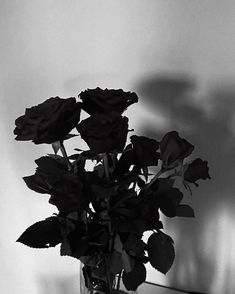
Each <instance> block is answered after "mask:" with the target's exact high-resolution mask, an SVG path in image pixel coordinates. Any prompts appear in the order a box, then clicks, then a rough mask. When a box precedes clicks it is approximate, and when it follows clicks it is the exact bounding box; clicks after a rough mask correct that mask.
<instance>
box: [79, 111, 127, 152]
mask: <svg viewBox="0 0 235 294" xmlns="http://www.w3.org/2000/svg"><path fill="white" fill-rule="evenodd" d="M77 130H78V132H80V134H81V137H82V139H83V140H84V141H86V143H87V145H88V146H89V148H90V149H91V151H93V152H95V153H105V152H121V151H122V150H123V148H124V146H125V143H126V137H127V132H128V118H127V117H122V116H121V115H120V114H118V113H116V112H112V113H110V114H98V113H97V114H94V115H92V116H90V117H89V118H87V119H85V120H83V121H81V122H80V123H79V125H78V127H77Z"/></svg>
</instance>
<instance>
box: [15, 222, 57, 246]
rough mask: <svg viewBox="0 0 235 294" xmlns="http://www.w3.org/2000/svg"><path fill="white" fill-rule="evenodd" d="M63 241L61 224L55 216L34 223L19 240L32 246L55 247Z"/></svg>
mask: <svg viewBox="0 0 235 294" xmlns="http://www.w3.org/2000/svg"><path fill="white" fill-rule="evenodd" d="M61 241H62V236H61V233H60V224H59V222H58V220H57V218H55V217H50V218H47V219H46V220H43V221H39V222H37V223H35V224H33V225H32V226H30V227H29V228H27V229H26V230H25V231H24V233H23V234H22V235H21V236H20V237H19V239H18V240H17V242H20V243H23V244H24V245H27V246H29V247H32V248H48V247H54V246H56V245H57V244H59V243H61Z"/></svg>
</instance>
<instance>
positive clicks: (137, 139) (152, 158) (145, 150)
mask: <svg viewBox="0 0 235 294" xmlns="http://www.w3.org/2000/svg"><path fill="white" fill-rule="evenodd" d="M130 139H131V143H132V145H133V159H134V163H135V164H136V165H138V166H141V167H144V166H151V165H152V166H153V165H157V164H158V159H159V153H158V152H157V149H158V147H159V143H158V142H157V141H156V140H155V139H150V138H148V137H145V136H136V135H134V136H131V138H130Z"/></svg>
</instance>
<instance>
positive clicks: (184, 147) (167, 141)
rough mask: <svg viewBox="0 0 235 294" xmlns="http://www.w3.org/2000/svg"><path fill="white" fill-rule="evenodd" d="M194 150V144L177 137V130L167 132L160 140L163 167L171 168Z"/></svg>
mask: <svg viewBox="0 0 235 294" xmlns="http://www.w3.org/2000/svg"><path fill="white" fill-rule="evenodd" d="M193 150H194V146H193V145H192V144H190V143H189V142H188V141H186V140H185V139H182V138H180V137H179V134H178V132H176V131H172V132H168V133H167V134H166V135H165V136H164V137H163V139H162V141H161V142H160V159H161V160H162V163H163V168H172V167H174V166H176V165H177V164H178V162H179V161H181V160H183V159H184V158H186V157H187V156H189V155H190V154H191V153H192V152H193Z"/></svg>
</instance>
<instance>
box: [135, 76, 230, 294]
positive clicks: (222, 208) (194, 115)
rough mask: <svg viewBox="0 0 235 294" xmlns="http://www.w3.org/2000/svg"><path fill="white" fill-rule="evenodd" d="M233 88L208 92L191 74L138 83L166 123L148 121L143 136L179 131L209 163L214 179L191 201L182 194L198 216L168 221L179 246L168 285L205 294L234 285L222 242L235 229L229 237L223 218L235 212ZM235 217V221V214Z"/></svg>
mask: <svg viewBox="0 0 235 294" xmlns="http://www.w3.org/2000/svg"><path fill="white" fill-rule="evenodd" d="M233 84H234V83H233V82H231V83H229V82H228V81H216V83H215V84H214V85H212V86H210V87H208V89H207V90H206V91H205V89H204V90H200V88H199V86H198V87H197V84H196V82H195V80H194V79H193V78H192V77H190V76H187V75H181V74H177V75H173V74H164V75H160V74H156V75H154V76H151V77H149V78H148V79H146V80H144V81H140V82H139V83H138V85H136V89H135V90H136V92H137V93H138V95H139V96H140V97H142V99H143V100H144V102H145V103H146V104H147V105H148V106H149V107H150V108H151V111H152V112H154V111H155V112H156V113H159V111H160V112H161V113H162V114H163V116H164V117H166V118H167V122H168V123H167V126H166V128H165V129H164V130H161V131H159V130H156V129H154V128H152V127H151V126H149V125H148V124H147V123H146V124H145V125H143V129H142V130H141V132H143V133H145V134H146V135H148V136H150V137H153V138H157V139H160V138H161V137H162V135H164V133H165V132H167V131H171V130H176V131H178V132H179V133H180V135H181V136H182V137H185V138H186V139H187V140H188V141H189V142H191V143H192V144H194V145H195V151H194V154H195V155H194V156H196V157H201V158H202V159H205V160H207V161H208V162H209V167H210V175H211V177H212V180H211V181H207V182H204V181H201V182H200V183H199V185H200V187H199V188H193V196H192V197H191V196H190V195H187V194H188V193H187V192H186V191H184V192H185V199H186V201H188V202H189V203H190V204H191V205H192V207H193V208H194V210H195V214H196V218H195V219H184V218H181V219H180V218H178V219H166V220H165V228H166V233H169V234H170V235H171V236H172V237H173V239H174V240H175V247H176V260H175V263H174V265H173V267H172V269H171V270H170V272H169V274H168V279H169V280H168V282H169V284H171V285H174V286H178V287H181V288H186V289H190V290H194V291H200V292H205V293H214V294H215V293H221V292H223V293H228V294H230V293H233V290H234V287H233V286H235V285H234V283H233V282H232V278H231V277H232V276H233V275H234V274H235V269H234V266H232V265H231V260H229V259H231V256H230V258H229V257H228V255H225V251H226V250H228V248H226V241H225V242H223V244H222V243H221V242H218V240H220V238H222V237H223V238H225V239H226V240H227V244H230V245H231V244H233V245H235V232H234V228H232V226H231V227H230V228H229V229H228V230H227V234H226V235H225V234H224V230H223V229H222V228H224V226H223V222H224V219H225V218H226V217H225V218H224V215H228V214H229V213H230V212H229V211H230V210H231V207H233V208H235V199H234V197H233V196H234V191H235V182H234V174H235V140H234V137H235V132H234V129H233V124H234V118H235V111H234V109H235V88H234V86H233ZM169 128H170V129H169ZM229 215H230V216H231V214H229ZM226 219H227V218H226ZM229 219H230V218H229ZM232 219H233V220H234V221H235V217H234V216H233V217H232ZM229 223H231V224H232V223H233V222H231V221H230V222H229V221H227V223H226V224H227V226H229ZM223 246H224V247H223ZM233 260H234V259H233ZM221 264H222V265H223V268H222V269H221ZM228 285H230V286H228Z"/></svg>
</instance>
